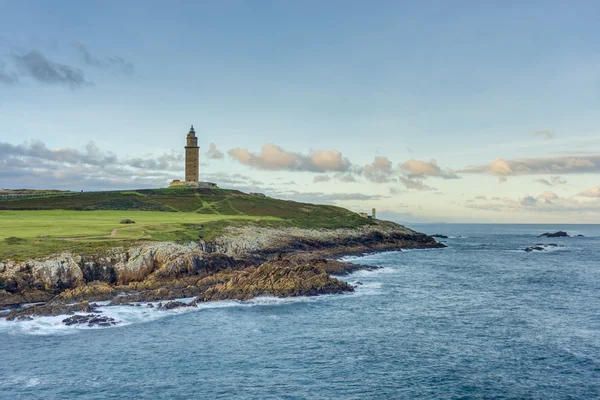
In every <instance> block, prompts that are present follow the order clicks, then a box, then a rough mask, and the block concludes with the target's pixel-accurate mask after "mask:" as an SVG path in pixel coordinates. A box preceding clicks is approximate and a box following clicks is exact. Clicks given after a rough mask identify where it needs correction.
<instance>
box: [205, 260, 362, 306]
mask: <svg viewBox="0 0 600 400" xmlns="http://www.w3.org/2000/svg"><path fill="white" fill-rule="evenodd" d="M353 290H354V288H353V287H352V286H351V285H349V284H347V283H346V282H343V281H340V280H338V279H335V278H332V277H331V276H329V275H328V274H327V273H325V272H323V271H322V270H320V269H318V268H315V267H313V266H288V265H282V263H281V262H280V263H278V262H268V263H265V264H263V265H261V266H260V267H258V268H255V267H249V268H246V269H244V270H242V271H236V273H234V274H233V276H231V277H230V279H228V280H227V281H226V282H224V283H218V284H216V285H215V286H213V287H211V288H209V289H208V290H206V291H205V292H204V293H203V294H202V295H200V296H198V297H197V298H196V301H197V302H203V301H210V300H225V299H235V300H247V299H252V298H254V297H257V296H261V295H272V296H277V297H290V296H315V295H318V294H326V293H343V292H351V291H353Z"/></svg>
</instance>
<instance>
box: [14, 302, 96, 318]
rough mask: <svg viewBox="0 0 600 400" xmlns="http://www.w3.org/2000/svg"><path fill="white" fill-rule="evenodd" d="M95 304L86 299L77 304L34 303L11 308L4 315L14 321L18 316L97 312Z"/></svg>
mask: <svg viewBox="0 0 600 400" xmlns="http://www.w3.org/2000/svg"><path fill="white" fill-rule="evenodd" d="M97 307H98V305H97V304H95V303H94V304H90V303H89V302H87V301H83V302H81V303H77V304H62V303H46V304H42V305H35V306H31V307H27V308H23V309H18V310H12V311H11V312H9V313H8V315H7V316H6V319H7V320H8V321H14V320H16V319H17V318H20V317H26V316H29V317H30V316H55V315H62V314H66V315H69V314H73V313H76V312H84V313H93V312H98V310H97V309H96V308H97Z"/></svg>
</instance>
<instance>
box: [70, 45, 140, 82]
mask: <svg viewBox="0 0 600 400" xmlns="http://www.w3.org/2000/svg"><path fill="white" fill-rule="evenodd" d="M73 47H75V49H77V51H78V52H79V54H80V55H81V57H82V59H83V62H84V63H85V64H86V65H89V66H91V67H96V68H102V69H110V68H116V69H118V70H119V71H121V72H122V73H124V74H126V75H131V74H133V72H134V71H135V67H134V66H133V64H132V63H130V62H127V61H125V59H123V57H118V56H113V57H108V58H106V59H105V60H101V59H99V58H97V57H94V56H93V55H92V54H91V53H90V51H89V50H88V49H87V47H86V46H85V45H84V44H83V43H81V42H79V41H75V42H73Z"/></svg>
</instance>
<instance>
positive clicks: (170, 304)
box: [159, 301, 194, 310]
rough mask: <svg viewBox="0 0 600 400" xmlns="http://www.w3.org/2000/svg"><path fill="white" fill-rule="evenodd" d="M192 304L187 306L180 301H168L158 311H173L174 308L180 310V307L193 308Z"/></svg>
mask: <svg viewBox="0 0 600 400" xmlns="http://www.w3.org/2000/svg"><path fill="white" fill-rule="evenodd" d="M193 306H194V304H193V303H192V304H187V303H184V302H181V301H169V302H168V303H166V304H165V305H163V306H161V307H160V308H159V309H160V310H173V309H175V308H181V307H193Z"/></svg>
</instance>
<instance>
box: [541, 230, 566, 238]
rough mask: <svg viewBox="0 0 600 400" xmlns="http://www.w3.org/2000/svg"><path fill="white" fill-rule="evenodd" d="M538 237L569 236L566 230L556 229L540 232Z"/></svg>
mask: <svg viewBox="0 0 600 400" xmlns="http://www.w3.org/2000/svg"><path fill="white" fill-rule="evenodd" d="M538 237H551V238H555V237H569V235H568V234H567V232H563V231H558V232H546V233H542V234H541V235H540V236H538Z"/></svg>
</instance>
